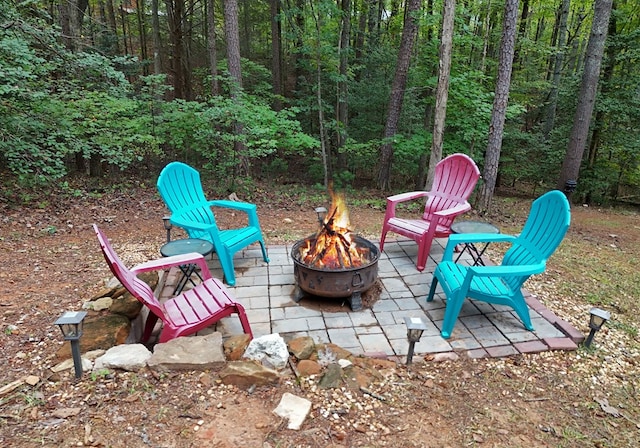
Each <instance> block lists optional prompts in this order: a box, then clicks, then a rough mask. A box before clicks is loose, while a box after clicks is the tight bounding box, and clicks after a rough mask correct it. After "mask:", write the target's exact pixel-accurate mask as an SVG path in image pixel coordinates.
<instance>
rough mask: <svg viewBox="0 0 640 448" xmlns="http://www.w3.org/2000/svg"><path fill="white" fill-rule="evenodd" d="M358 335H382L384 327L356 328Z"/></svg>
mask: <svg viewBox="0 0 640 448" xmlns="http://www.w3.org/2000/svg"><path fill="white" fill-rule="evenodd" d="M354 330H355V331H356V334H357V335H358V337H360V336H362V335H364V334H382V327H380V326H379V325H374V326H371V327H354Z"/></svg>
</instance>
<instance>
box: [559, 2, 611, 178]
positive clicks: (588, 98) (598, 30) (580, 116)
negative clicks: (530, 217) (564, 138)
mask: <svg viewBox="0 0 640 448" xmlns="http://www.w3.org/2000/svg"><path fill="white" fill-rule="evenodd" d="M612 3H613V0H596V1H595V11H594V15H593V23H592V25H591V35H590V36H589V43H588V44H587V52H586V54H585V63H584V72H583V73H582V82H581V84H580V93H579V95H578V105H577V107H576V113H575V115H574V118H573V127H572V129H571V136H570V137H569V145H568V148H567V153H566V154H565V157H564V161H563V162H562V169H561V170H560V177H559V179H558V184H557V188H558V189H559V190H565V186H566V183H567V181H568V180H572V181H577V180H578V177H579V173H580V163H581V161H582V155H583V154H584V150H585V147H586V143H587V136H588V135H589V125H590V123H591V115H592V114H593V107H594V103H595V98H596V92H597V90H598V78H599V77H600V66H601V64H602V56H603V54H604V44H605V41H606V39H607V31H608V24H609V17H610V16H611V8H612Z"/></svg>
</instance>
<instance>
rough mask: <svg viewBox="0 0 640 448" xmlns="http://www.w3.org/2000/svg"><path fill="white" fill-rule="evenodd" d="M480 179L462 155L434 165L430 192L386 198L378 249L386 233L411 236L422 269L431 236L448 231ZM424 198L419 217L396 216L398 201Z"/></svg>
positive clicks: (417, 192)
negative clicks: (416, 245) (424, 203)
mask: <svg viewBox="0 0 640 448" xmlns="http://www.w3.org/2000/svg"><path fill="white" fill-rule="evenodd" d="M479 178H480V170H478V167H477V166H476V164H475V163H474V161H473V160H471V158H470V157H468V156H466V155H464V154H452V155H450V156H448V157H445V158H444V159H442V160H441V161H440V162H438V164H437V165H436V170H435V175H434V178H433V185H432V187H431V191H412V192H409V193H401V194H397V195H395V196H389V197H388V198H387V209H386V212H385V215H384V223H383V225H382V236H381V237H380V251H382V250H383V249H384V241H385V239H386V237H387V232H395V233H397V234H399V235H403V236H406V237H408V238H411V239H412V240H414V241H415V242H416V243H418V259H417V262H416V265H417V267H418V271H423V270H424V268H425V265H426V264H427V257H428V256H429V251H430V250H431V243H432V242H433V239H434V238H443V237H447V236H449V235H450V234H451V224H453V220H454V219H455V218H456V216H458V215H460V214H462V213H464V212H466V211H468V210H470V209H471V205H470V204H469V203H468V202H467V199H469V196H471V193H472V192H473V189H474V188H475V186H476V183H477V182H478V179H479ZM425 197H426V198H427V203H426V205H425V208H424V213H423V214H422V217H421V218H420V219H404V218H398V217H396V206H397V205H398V204H399V203H401V202H406V201H410V200H415V199H422V198H425Z"/></svg>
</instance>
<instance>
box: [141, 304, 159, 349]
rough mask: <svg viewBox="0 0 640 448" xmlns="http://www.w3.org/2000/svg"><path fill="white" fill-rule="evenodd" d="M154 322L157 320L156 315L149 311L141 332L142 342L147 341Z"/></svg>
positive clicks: (154, 324)
mask: <svg viewBox="0 0 640 448" xmlns="http://www.w3.org/2000/svg"><path fill="white" fill-rule="evenodd" d="M156 322H158V316H156V315H155V314H153V313H152V312H151V311H149V315H148V316H147V321H146V322H145V324H144V331H143V332H142V340H141V342H142V343H146V342H149V338H150V337H151V333H152V332H153V329H154V328H155V326H156Z"/></svg>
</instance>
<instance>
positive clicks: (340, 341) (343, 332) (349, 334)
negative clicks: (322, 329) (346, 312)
mask: <svg viewBox="0 0 640 448" xmlns="http://www.w3.org/2000/svg"><path fill="white" fill-rule="evenodd" d="M327 334H328V335H329V340H330V341H331V342H332V343H334V344H337V345H339V346H340V347H342V348H346V347H360V340H359V339H358V335H356V332H355V330H354V329H353V328H329V329H327Z"/></svg>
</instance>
